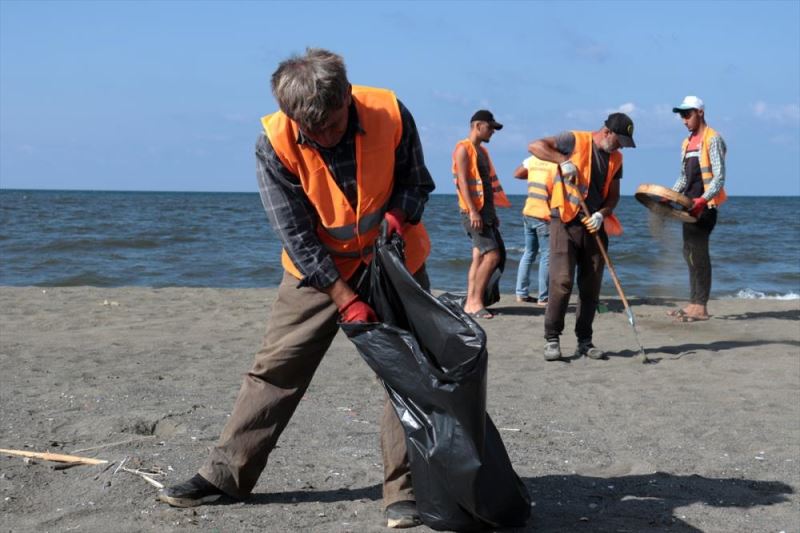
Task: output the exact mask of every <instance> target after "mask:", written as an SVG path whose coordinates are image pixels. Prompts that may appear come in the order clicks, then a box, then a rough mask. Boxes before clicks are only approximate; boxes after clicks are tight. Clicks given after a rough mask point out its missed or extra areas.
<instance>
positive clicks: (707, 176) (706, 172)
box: [681, 126, 728, 207]
mask: <svg viewBox="0 0 800 533" xmlns="http://www.w3.org/2000/svg"><path fill="white" fill-rule="evenodd" d="M712 137H719V133H717V130H715V129H713V128H711V127H710V126H706V129H705V131H704V132H703V140H702V141H700V174H701V175H702V178H703V192H705V191H707V190H708V186H709V185H711V180H712V179H714V174H712V172H711V156H710V155H709V153H708V146H709V144H710V140H711V138H712ZM687 146H689V138H688V137H687V138H685V139H684V140H683V145H682V146H681V161H685V160H686V147H687ZM722 155H723V157H724V156H725V154H722ZM727 199H728V195H727V194H725V188H724V187H722V188H721V189H720V190H719V192H718V193H717V195H716V196H715V197H714V198H712V199H711V200H709V201H708V205H710V206H712V207H713V206H716V207H719V206H721V205H722V204H723V202H725V200H727Z"/></svg>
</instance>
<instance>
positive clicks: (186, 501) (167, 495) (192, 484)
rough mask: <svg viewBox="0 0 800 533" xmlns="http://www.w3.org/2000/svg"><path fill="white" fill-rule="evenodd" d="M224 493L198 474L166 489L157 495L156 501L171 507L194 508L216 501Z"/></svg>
mask: <svg viewBox="0 0 800 533" xmlns="http://www.w3.org/2000/svg"><path fill="white" fill-rule="evenodd" d="M223 494H224V493H223V492H222V491H221V490H219V489H218V488H217V487H215V486H214V485H212V484H211V483H209V482H208V481H206V478H204V477H203V476H201V475H200V474H195V475H194V477H193V478H191V479H190V480H188V481H184V482H183V483H180V484H178V485H173V486H171V487H167V488H165V489H164V490H162V491H161V492H159V494H158V499H159V500H161V501H162V502H164V503H168V504H170V505H171V506H173V507H194V506H196V505H202V504H204V503H210V502H214V501H217V500H218V499H220V498H221V497H222V495H223Z"/></svg>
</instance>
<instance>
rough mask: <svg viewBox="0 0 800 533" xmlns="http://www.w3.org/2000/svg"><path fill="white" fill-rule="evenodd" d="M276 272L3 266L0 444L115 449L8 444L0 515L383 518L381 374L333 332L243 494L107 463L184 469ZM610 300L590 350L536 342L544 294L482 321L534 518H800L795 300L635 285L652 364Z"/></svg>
mask: <svg viewBox="0 0 800 533" xmlns="http://www.w3.org/2000/svg"><path fill="white" fill-rule="evenodd" d="M275 293H276V291H275V290H274V289H263V290H259V289H244V290H227V289H191V288H168V289H147V288H119V289H99V288H89V287H77V288H46V289H43V288H40V287H24V288H11V287H3V288H0V376H2V377H1V378H0V380H2V381H0V391H2V392H0V400H1V402H2V409H1V410H0V434H2V437H1V438H0V448H13V449H24V450H30V451H47V450H49V451H52V452H58V453H75V454H78V455H82V456H86V457H96V458H99V459H105V460H108V461H113V462H114V463H113V464H111V465H110V466H108V465H97V466H75V467H72V468H67V469H62V468H60V467H59V466H57V464H56V463H51V462H46V461H38V460H34V461H25V460H23V459H22V458H19V457H10V456H7V455H0V507H1V508H2V520H0V529H2V530H3V531H97V532H108V531H118V532H123V531H192V530H203V531H276V532H277V531H319V532H322V531H325V532H328V531H352V532H363V531H386V529H385V528H384V527H383V520H382V517H381V502H380V499H381V490H380V483H381V475H382V470H381V466H380V451H379V443H378V423H377V422H378V419H379V413H380V409H381V401H382V390H381V385H380V383H379V382H378V381H377V380H376V379H375V378H374V376H373V375H372V373H371V371H370V370H369V368H368V367H367V365H366V364H365V363H364V362H363V361H362V360H361V359H360V357H359V356H358V354H357V353H356V351H355V349H354V348H353V346H352V345H351V344H350V342H349V341H348V340H347V339H346V338H345V337H344V336H343V335H341V334H340V335H339V336H338V337H337V338H336V340H335V341H334V344H333V346H332V348H331V350H330V352H329V353H328V355H327V357H326V359H325V360H324V361H323V363H322V366H321V367H320V370H319V372H318V373H317V376H316V378H315V380H314V381H313V383H312V385H311V388H310V389H309V391H308V393H307V394H306V396H305V397H304V399H303V401H302V402H301V404H300V408H299V409H298V411H297V413H296V415H295V417H294V418H293V420H292V422H291V424H290V425H289V427H288V429H287V430H286V432H285V433H284V435H283V437H282V438H281V440H280V441H279V447H278V448H277V449H276V450H275V452H274V453H273V454H272V456H271V459H270V462H269V465H268V466H267V469H266V471H265V472H264V475H263V476H262V478H261V480H260V482H259V484H258V486H257V487H256V489H255V493H254V494H253V496H252V497H251V498H250V499H249V500H247V501H245V502H234V503H227V504H214V505H208V506H203V507H198V508H195V509H173V508H170V507H168V506H166V505H165V504H162V503H159V502H157V501H156V500H155V496H156V491H157V489H156V488H155V487H153V486H151V485H149V484H147V483H146V482H145V481H144V480H143V479H142V478H140V477H139V476H137V475H134V474H131V473H129V472H126V471H124V470H122V469H121V468H118V467H119V466H120V464H121V463H122V461H123V460H124V467H125V468H132V469H136V468H138V469H142V470H147V471H152V472H156V473H163V475H156V476H154V477H155V479H157V480H159V481H160V482H162V483H164V484H167V485H169V484H172V483H175V482H178V481H183V480H184V479H185V478H187V477H189V476H191V475H192V474H194V472H195V471H196V468H197V467H198V466H199V465H200V463H201V462H202V460H203V458H204V457H205V455H206V453H207V448H208V447H209V446H211V445H212V444H213V443H214V441H215V440H216V438H217V436H218V434H219V432H220V430H221V429H222V426H223V424H224V423H225V420H226V417H227V415H228V413H229V411H230V409H231V407H232V405H233V400H234V397H235V395H236V393H237V391H238V388H239V383H240V380H241V375H242V373H243V372H245V371H246V370H247V369H248V367H249V365H250V362H251V359H252V356H253V354H254V352H255V350H256V349H257V348H258V346H259V343H260V340H261V335H262V333H263V330H264V324H265V320H266V319H267V318H268V315H269V308H270V304H271V302H272V299H273V298H274V297H275ZM605 303H606V304H607V305H608V307H609V309H610V311H609V312H607V313H603V314H600V315H598V317H597V319H596V321H595V343H596V344H597V345H598V346H600V347H602V348H604V349H605V350H607V351H608V352H609V357H608V359H607V360H602V361H595V360H588V359H576V360H568V361H566V362H560V361H559V362H549V363H548V362H545V361H544V359H543V358H542V355H541V349H542V345H543V339H542V330H543V310H542V309H539V308H535V307H533V306H530V305H528V304H517V303H516V302H515V301H514V298H513V296H504V298H503V300H502V301H501V302H500V303H499V304H497V305H495V306H494V307H493V310H496V311H499V312H500V315H499V316H497V317H496V318H494V319H492V320H486V321H482V322H481V324H482V325H483V326H484V327H485V329H486V331H487V334H488V337H489V352H490V359H489V379H488V411H489V414H490V415H491V416H492V418H493V420H494V421H495V423H496V425H497V426H498V427H499V428H501V434H502V436H503V438H504V441H505V444H506V447H507V449H508V452H509V455H510V457H511V460H512V462H513V464H514V466H515V468H516V470H517V473H518V474H519V475H520V476H521V477H522V478H523V480H524V482H525V484H526V486H527V487H528V489H529V491H530V493H531V497H532V500H533V502H534V507H533V509H532V511H533V517H532V519H531V521H530V523H529V524H528V526H527V527H526V528H525V529H524V530H525V531H609V532H626V531H630V532H641V531H665V530H668V531H708V532H712V531H714V532H734V531H742V532H749V531H772V532H776V533H777V532H779V531H785V532H790V531H793V532H796V531H800V496H798V489H800V301H798V300H790V301H779V300H742V299H739V300H736V299H730V300H714V301H712V302H710V305H709V310H710V312H711V313H712V315H713V318H712V319H711V320H710V321H708V322H700V323H692V324H679V323H675V322H673V321H672V320H671V319H670V318H668V317H666V316H665V313H666V312H667V311H669V310H670V309H674V308H675V306H676V305H678V304H679V303H680V302H677V301H671V300H656V299H653V300H641V299H639V300H634V301H633V302H632V304H633V310H634V313H635V314H636V317H637V320H638V325H639V330H640V333H641V339H642V343H643V344H644V345H645V348H646V349H647V352H648V355H649V357H650V358H651V359H653V363H651V364H647V365H644V364H642V363H641V361H640V359H639V357H638V356H637V347H636V342H635V339H634V337H633V334H632V331H631V328H630V326H629V325H628V323H627V320H626V319H625V315H624V313H623V312H622V307H621V305H620V303H619V302H618V301H616V300H605ZM573 326H574V318H573V315H572V314H569V315H568V317H567V330H568V331H569V332H570V333H571V328H572V327H573ZM574 346H575V341H574V338H573V337H572V335H571V334H568V335H565V336H564V337H563V339H562V348H563V349H564V351H565V353H571V351H572V350H573V349H574ZM412 531H427V528H425V527H422V526H421V527H418V528H416V529H414V530H412Z"/></svg>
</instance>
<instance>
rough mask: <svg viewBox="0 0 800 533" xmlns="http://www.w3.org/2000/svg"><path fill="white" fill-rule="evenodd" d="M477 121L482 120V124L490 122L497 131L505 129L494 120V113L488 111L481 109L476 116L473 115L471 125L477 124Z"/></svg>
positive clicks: (476, 112)
mask: <svg viewBox="0 0 800 533" xmlns="http://www.w3.org/2000/svg"><path fill="white" fill-rule="evenodd" d="M476 120H480V121H481V122H488V123H489V125H490V126H491V127H493V128H494V129H496V130H502V129H503V125H502V124H500V123H499V122H497V121H496V120H495V119H494V115H492V112H491V111H488V110H486V109H479V110H478V111H475V114H474V115H472V118H471V119H469V121H470V123H472V122H475V121H476Z"/></svg>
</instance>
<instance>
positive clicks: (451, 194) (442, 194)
mask: <svg viewBox="0 0 800 533" xmlns="http://www.w3.org/2000/svg"><path fill="white" fill-rule="evenodd" d="M0 192H87V193H103V192H125V193H143V194H152V193H161V194H167V193H181V194H256V195H257V194H259V192H258V191H209V190H206V191H203V190H193V191H189V190H168V189H17V188H9V187H0ZM506 194H507V195H508V196H526V195H525V193H508V192H507V193H506ZM455 195H456V193H455V192H451V193H444V192H436V191H433V192H432V193H431V196H455ZM620 196H621V197H626V198H633V197H634V194H620ZM728 197H734V198H737V197H739V198H800V195H798V194H728Z"/></svg>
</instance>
